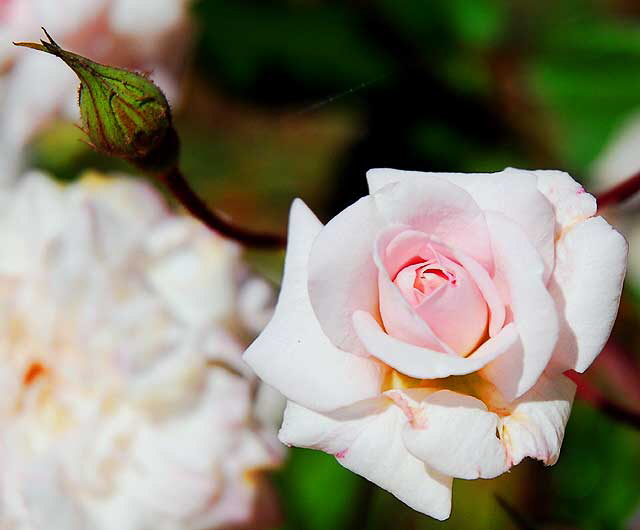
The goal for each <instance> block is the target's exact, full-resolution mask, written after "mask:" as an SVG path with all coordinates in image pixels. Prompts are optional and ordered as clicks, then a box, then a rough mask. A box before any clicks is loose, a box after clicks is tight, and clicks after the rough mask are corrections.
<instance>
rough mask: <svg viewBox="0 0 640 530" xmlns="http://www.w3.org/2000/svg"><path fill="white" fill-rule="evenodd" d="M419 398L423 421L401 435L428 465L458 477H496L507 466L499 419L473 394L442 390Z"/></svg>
mask: <svg viewBox="0 0 640 530" xmlns="http://www.w3.org/2000/svg"><path fill="white" fill-rule="evenodd" d="M420 392H421V391H420V390H409V391H407V394H409V395H412V394H413V396H412V397H414V398H415V399H416V401H418V403H419V405H418V407H419V408H420V414H421V417H422V418H423V421H424V425H422V426H420V425H418V426H417V427H415V426H412V425H411V424H407V425H406V426H405V428H404V430H403V432H402V437H403V440H404V443H405V445H406V446H407V449H409V451H410V452H411V454H413V455H414V456H415V457H416V458H419V459H420V460H422V461H423V462H425V463H426V464H427V465H428V466H429V467H432V468H433V469H435V470H437V471H439V472H440V473H444V474H445V475H449V476H452V477H457V478H464V479H476V478H493V477H497V476H498V475H500V474H502V473H504V472H505V471H506V470H507V469H508V467H509V466H508V465H507V464H508V462H507V456H506V451H505V448H504V445H503V444H502V441H501V440H500V439H499V438H498V436H497V432H498V427H499V424H500V419H499V418H498V416H497V414H495V413H493V412H489V411H488V410H487V407H486V405H485V404H484V403H483V402H482V401H480V400H479V399H476V398H474V397H471V396H467V395H464V394H458V393H456V392H451V391H450V390H440V391H438V392H435V393H431V394H430V395H427V396H426V397H423V398H422V399H421V396H420Z"/></svg>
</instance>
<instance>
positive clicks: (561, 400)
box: [501, 374, 576, 465]
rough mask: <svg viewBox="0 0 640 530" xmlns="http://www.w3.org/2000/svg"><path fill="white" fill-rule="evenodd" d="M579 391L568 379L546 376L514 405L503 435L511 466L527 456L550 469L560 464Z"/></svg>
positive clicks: (505, 421) (503, 428)
mask: <svg viewBox="0 0 640 530" xmlns="http://www.w3.org/2000/svg"><path fill="white" fill-rule="evenodd" d="M575 391H576V385H575V384H574V383H573V382H572V381H570V380H569V379H568V378H567V377H565V376H563V375H559V376H557V377H555V378H551V377H549V376H548V375H547V374H544V375H543V376H542V377H540V379H539V380H538V383H537V384H536V385H535V386H534V387H533V388H532V389H531V390H529V392H527V393H526V394H525V395H523V396H522V397H521V398H520V399H518V400H517V401H516V402H515V403H514V404H513V405H512V412H511V414H510V415H509V416H506V417H505V418H503V421H502V433H501V434H502V438H503V440H504V441H505V444H506V446H507V451H508V455H509V460H510V462H511V465H516V464H517V463H519V462H520V461H521V460H522V459H523V458H525V457H527V456H528V457H531V458H537V459H538V460H542V461H543V462H544V463H545V464H546V465H552V464H555V463H556V460H558V456H559V454H560V446H561V445H562V439H563V437H564V429H565V426H566V424H567V420H568V419H569V413H570V412H571V404H572V403H573V396H574V395H575Z"/></svg>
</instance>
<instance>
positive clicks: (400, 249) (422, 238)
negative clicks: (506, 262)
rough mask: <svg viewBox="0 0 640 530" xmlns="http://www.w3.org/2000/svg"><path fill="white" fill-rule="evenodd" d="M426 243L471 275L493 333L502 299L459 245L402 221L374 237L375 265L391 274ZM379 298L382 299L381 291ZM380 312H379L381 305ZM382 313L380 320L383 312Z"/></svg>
mask: <svg viewBox="0 0 640 530" xmlns="http://www.w3.org/2000/svg"><path fill="white" fill-rule="evenodd" d="M429 245H431V246H432V247H434V248H435V249H437V251H438V252H441V253H443V254H444V255H445V256H447V257H449V258H451V259H454V260H456V261H457V262H458V263H460V265H462V266H463V267H464V269H465V271H466V272H467V273H469V274H470V275H471V277H472V278H473V280H474V281H475V284H476V286H477V287H478V289H479V290H480V292H481V293H482V295H483V297H484V299H485V301H486V302H487V305H488V307H489V312H490V315H491V318H490V324H489V336H491V337H493V336H495V335H496V333H498V331H500V329H501V328H502V326H503V325H504V321H505V307H504V303H503V302H502V300H501V298H500V295H499V293H498V291H497V289H496V286H495V284H494V283H493V280H492V279H491V277H490V276H489V273H488V272H487V271H486V269H485V268H484V267H482V265H480V264H479V263H478V262H477V261H476V260H474V259H473V258H472V257H471V256H468V255H467V254H465V253H464V252H462V251H461V250H459V249H452V248H451V247H449V246H448V245H445V244H443V243H442V242H440V241H436V240H435V239H433V238H431V237H429V236H427V235H426V234H425V233H424V232H419V231H417V230H411V229H410V228H408V227H407V228H406V229H403V227H402V225H400V226H399V227H392V228H390V229H388V230H387V231H386V232H384V233H383V234H381V236H380V237H379V238H378V242H377V245H376V254H375V256H374V257H375V258H376V264H377V265H378V268H379V269H382V264H384V269H385V270H386V271H387V273H388V274H387V276H389V278H392V277H394V276H396V274H398V271H399V269H400V267H402V266H403V265H405V264H406V263H407V262H408V261H409V260H411V259H412V258H414V257H415V256H420V255H421V253H423V251H424V249H425V248H426V247H428V246H429ZM383 249H384V250H383ZM380 298H381V301H382V292H381V296H380ZM381 305H382V304H381ZM381 312H382V313H383V311H382V307H381ZM382 317H383V320H384V314H383V315H382ZM386 324H387V323H386V322H385V325H386ZM387 331H389V333H390V334H391V335H393V336H394V337H397V338H399V339H401V340H408V339H406V338H403V337H402V336H399V335H396V334H395V333H394V332H393V331H391V330H390V329H389V328H388V327H387ZM409 342H411V343H412V344H416V345H418V346H426V347H433V346H430V345H429V344H419V343H417V342H413V341H412V340H409ZM435 349H441V348H435Z"/></svg>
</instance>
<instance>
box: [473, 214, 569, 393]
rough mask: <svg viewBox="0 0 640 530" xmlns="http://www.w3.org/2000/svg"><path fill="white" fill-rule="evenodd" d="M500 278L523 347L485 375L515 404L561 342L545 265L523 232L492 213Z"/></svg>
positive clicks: (490, 222) (490, 221) (489, 220)
mask: <svg viewBox="0 0 640 530" xmlns="http://www.w3.org/2000/svg"><path fill="white" fill-rule="evenodd" d="M487 223H488V225H489V231H490V232H491V239H492V242H493V248H494V259H495V264H496V275H495V279H496V282H497V283H498V285H501V286H502V288H503V290H504V291H505V293H504V295H505V296H507V297H508V299H509V300H510V305H511V311H512V313H513V322H514V323H515V325H516V327H517V329H518V334H519V335H520V347H518V348H512V350H511V351H510V352H509V353H508V354H506V355H502V356H501V357H500V358H498V359H496V361H494V362H492V363H491V364H489V365H488V366H486V367H485V368H484V370H483V375H484V377H486V378H487V379H488V380H489V381H491V382H492V383H493V384H494V385H496V387H498V389H499V390H500V391H501V392H502V394H503V395H504V396H505V398H506V399H507V400H508V401H510V400H512V399H515V398H517V397H519V396H521V395H522V394H524V393H525V392H526V391H527V390H529V389H530V388H531V387H532V386H533V385H534V384H535V382H536V381H537V380H538V377H540V375H541V374H542V372H543V370H544V369H545V367H546V366H547V363H548V362H549V360H550V359H551V354H552V353H553V350H554V348H555V346H556V343H557V340H558V316H557V312H556V307H555V303H554V301H553V298H552V297H551V295H550V294H549V292H548V291H547V288H546V286H545V284H544V279H543V275H544V265H543V263H542V260H541V259H540V256H539V255H538V253H537V252H536V250H535V248H534V247H533V245H532V244H531V243H530V242H529V239H528V238H527V236H526V235H525V234H524V232H523V231H522V229H521V228H520V227H519V226H518V225H517V224H516V223H515V222H513V221H511V220H509V219H507V218H506V217H505V216H503V215H501V214H498V213H494V212H489V213H488V214H487Z"/></svg>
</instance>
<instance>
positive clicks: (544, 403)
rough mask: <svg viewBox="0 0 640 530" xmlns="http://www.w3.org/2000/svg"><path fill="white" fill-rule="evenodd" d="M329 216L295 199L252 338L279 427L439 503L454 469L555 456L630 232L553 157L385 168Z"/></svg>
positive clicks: (488, 472) (283, 434) (607, 318)
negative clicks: (437, 168)
mask: <svg viewBox="0 0 640 530" xmlns="http://www.w3.org/2000/svg"><path fill="white" fill-rule="evenodd" d="M368 180H369V187H370V191H371V194H370V195H368V196H367V197H364V198H362V199H360V200H359V201H358V202H356V203H355V204H353V205H352V206H350V207H349V208H347V209H346V210H344V211H343V212H341V213H340V214H339V215H338V216H336V217H335V218H334V219H332V220H331V221H330V222H329V223H328V224H327V225H326V226H323V225H322V224H321V223H320V222H319V221H318V219H317V218H316V217H315V216H314V215H313V214H312V213H311V212H310V211H309V209H308V208H307V207H306V206H305V205H304V204H303V203H302V202H301V201H296V202H295V203H294V204H293V207H292V211H291V220H290V235H289V237H290V241H289V248H288V251H287V259H286V265H285V273H284V279H283V285H282V291H281V293H280V298H279V301H278V305H277V308H276V312H275V315H274V317H273V319H272V320H271V322H270V323H269V325H268V326H267V327H266V329H265V330H264V332H263V333H262V334H261V335H260V337H259V338H258V339H257V340H256V341H255V342H254V343H253V344H252V345H251V347H250V348H249V349H248V350H247V352H246V354H245V360H246V361H247V362H248V363H249V364H250V365H251V366H252V367H253V368H254V370H255V371H256V373H257V374H258V375H259V376H260V377H261V378H263V379H264V380H265V381H266V382H267V383H269V384H271V385H273V386H274V387H275V388H277V389H278V390H279V391H281V392H282V393H283V394H284V395H285V396H286V397H287V398H288V400H289V403H288V405H287V410H286V412H285V417H284V421H283V426H282V429H281V431H280V439H281V440H282V441H283V442H284V443H287V444H290V445H297V446H301V447H312V448H317V449H321V450H323V451H326V452H329V453H332V454H334V455H335V456H336V458H337V459H338V461H339V462H340V463H341V464H342V465H343V466H345V467H347V468H349V469H351V470H352V471H354V472H356V473H358V474H360V475H362V476H364V477H366V478H367V479H369V480H371V481H373V482H375V483H376V484H378V485H379V486H381V487H383V488H385V489H387V490H389V491H390V492H391V493H393V494H394V495H395V496H397V497H398V498H399V499H401V500H402V501H404V502H405V503H407V504H408V505H409V506H411V507H412V508H414V509H416V510H419V511H421V512H423V513H426V514H428V515H431V516H433V517H436V518H438V519H445V518H447V517H448V516H449V513H450V510H451V483H452V477H459V478H465V479H473V478H479V477H482V478H491V477H495V476H497V475H500V474H501V473H504V472H505V471H507V470H508V469H509V468H510V467H511V466H512V465H515V464H517V463H518V462H520V461H521V460H522V459H523V458H524V457H527V456H528V457H532V458H537V459H540V460H542V461H543V462H545V463H546V464H553V463H554V462H555V461H556V460H557V458H558V454H559V451H560V445H561V443H562V438H563V434H564V428H565V424H566V421H567V418H568V416H569V412H570V408H571V403H572V400H573V395H574V391H575V387H574V384H573V383H572V382H571V381H569V379H567V378H566V377H565V376H564V375H563V371H565V370H567V369H575V370H577V371H579V372H582V371H584V370H585V369H586V368H587V367H588V366H589V365H590V364H591V362H592V361H593V360H594V358H595V357H596V356H597V355H598V353H599V352H600V351H601V349H602V347H603V345H604V343H605V341H606V340H607V338H608V336H609V333H610V331H611V327H612V325H613V321H614V319H615V316H616V312H617V308H618V303H619V300H620V292H621V289H622V282H623V278H624V273H625V266H626V257H627V245H626V242H625V240H624V239H623V237H622V236H621V235H620V234H619V233H618V232H616V231H615V230H613V229H612V228H611V226H609V225H608V224H607V223H606V221H604V219H602V218H601V217H594V214H595V212H596V202H595V199H594V198H593V197H592V196H591V195H589V194H587V193H585V192H584V190H583V189H582V187H581V186H580V185H579V184H577V183H576V182H575V181H574V180H572V179H571V177H570V176H569V175H567V174H565V173H561V172H559V171H524V170H518V169H506V170H504V171H502V172H500V173H493V174H468V175H467V174H447V173H431V174H430V173H418V172H408V171H396V170H391V169H376V170H372V171H370V172H369V173H368Z"/></svg>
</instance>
